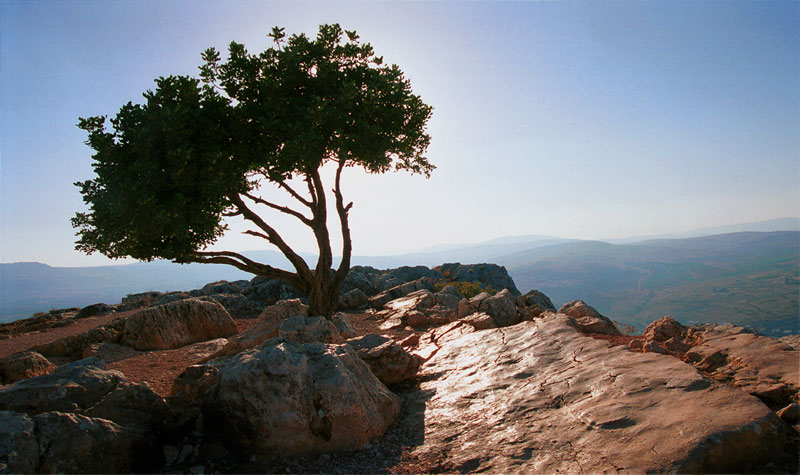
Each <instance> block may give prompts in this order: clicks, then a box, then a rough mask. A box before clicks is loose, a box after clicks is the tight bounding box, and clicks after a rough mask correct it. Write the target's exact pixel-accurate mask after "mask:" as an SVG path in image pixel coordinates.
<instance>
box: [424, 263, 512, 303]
mask: <svg viewBox="0 0 800 475" xmlns="http://www.w3.org/2000/svg"><path fill="white" fill-rule="evenodd" d="M433 270H435V271H438V272H439V273H440V274H441V275H442V276H443V277H444V279H445V280H447V281H450V282H477V283H478V284H480V287H481V288H487V287H489V288H491V289H493V290H495V291H497V290H501V289H508V290H509V292H510V293H511V295H514V296H518V295H519V294H520V292H519V290H518V289H517V286H516V285H515V284H514V280H513V279H512V278H511V276H509V275H508V271H506V268H505V267H503V266H498V265H497V264H466V265H464V264H461V263H458V262H456V263H452V264H442V265H441V266H438V267H434V269H433Z"/></svg>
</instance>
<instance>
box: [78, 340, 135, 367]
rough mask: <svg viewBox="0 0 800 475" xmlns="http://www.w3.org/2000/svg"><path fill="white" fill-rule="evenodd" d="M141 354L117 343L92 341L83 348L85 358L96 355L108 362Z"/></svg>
mask: <svg viewBox="0 0 800 475" xmlns="http://www.w3.org/2000/svg"><path fill="white" fill-rule="evenodd" d="M139 354H141V352H139V351H136V350H134V349H133V348H130V347H128V346H122V345H117V344H116V343H92V344H90V345H89V346H88V347H87V348H86V349H85V350H83V354H82V355H81V356H82V357H83V358H90V357H92V356H96V357H98V358H100V359H101V360H103V361H105V362H106V363H114V362H116V361H122V360H126V359H128V358H133V357H134V356H136V355H139Z"/></svg>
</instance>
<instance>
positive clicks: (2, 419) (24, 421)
mask: <svg viewBox="0 0 800 475" xmlns="http://www.w3.org/2000/svg"><path fill="white" fill-rule="evenodd" d="M35 427H36V425H35V424H34V423H33V421H32V420H31V418H30V417H29V416H28V415H27V414H22V413H19V412H10V411H0V473H36V472H37V471H38V467H37V465H38V463H39V443H38V442H37V441H36V434H35Z"/></svg>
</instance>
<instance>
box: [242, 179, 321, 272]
mask: <svg viewBox="0 0 800 475" xmlns="http://www.w3.org/2000/svg"><path fill="white" fill-rule="evenodd" d="M229 198H230V200H231V202H232V203H233V204H234V205H236V207H237V208H238V209H239V211H241V212H242V215H243V216H244V219H246V220H248V221H250V222H251V223H253V224H255V225H256V226H258V228H259V229H261V230H262V231H264V233H266V237H265V239H266V240H267V241H269V242H270V243H272V244H273V245H274V246H275V247H277V248H278V249H279V250H280V251H281V252H282V253H283V255H284V256H286V258H287V259H289V262H291V263H292V265H293V266H294V268H295V269H296V270H297V274H298V275H299V276H300V278H301V279H303V280H304V281H305V282H308V283H311V282H313V281H314V277H313V274H312V273H311V269H309V268H308V264H306V261H305V260H303V258H302V257H300V256H299V255H298V254H297V253H296V252H294V250H293V249H292V248H291V247H289V245H288V244H286V242H285V241H284V240H283V238H281V236H280V234H278V232H277V231H275V229H273V228H272V227H271V226H270V225H268V224H267V223H265V222H264V220H263V219H261V217H260V216H258V215H257V214H256V213H254V212H253V211H252V210H251V209H250V208H248V207H247V205H246V204H245V203H244V201H242V198H241V197H240V196H239V195H238V194H236V195H231V196H229ZM262 237H264V236H262Z"/></svg>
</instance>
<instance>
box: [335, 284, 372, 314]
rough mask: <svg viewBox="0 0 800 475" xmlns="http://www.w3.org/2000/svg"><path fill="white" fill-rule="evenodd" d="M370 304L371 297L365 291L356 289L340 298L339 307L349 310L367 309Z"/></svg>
mask: <svg viewBox="0 0 800 475" xmlns="http://www.w3.org/2000/svg"><path fill="white" fill-rule="evenodd" d="M368 303H369V296H367V294H366V293H364V291H363V290H361V289H358V288H355V289H352V290H350V291H347V292H344V293H343V294H342V295H340V296H339V303H338V304H337V307H338V308H342V309H347V310H350V309H358V308H362V307H366V305H367V304H368Z"/></svg>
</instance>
